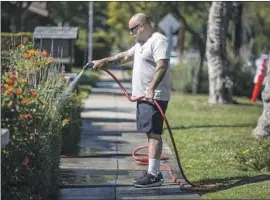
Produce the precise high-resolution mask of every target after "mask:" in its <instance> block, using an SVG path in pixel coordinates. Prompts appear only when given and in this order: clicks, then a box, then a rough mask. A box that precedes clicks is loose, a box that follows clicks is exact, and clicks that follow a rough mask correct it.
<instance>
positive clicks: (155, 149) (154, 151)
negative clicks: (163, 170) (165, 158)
mask: <svg viewBox="0 0 270 200" xmlns="http://www.w3.org/2000/svg"><path fill="white" fill-rule="evenodd" d="M147 136H148V141H149V149H148V154H149V165H148V173H151V174H152V175H153V176H155V177H157V176H158V172H159V171H160V156H161V153H162V145H163V143H162V137H161V135H160V134H155V133H150V134H147Z"/></svg>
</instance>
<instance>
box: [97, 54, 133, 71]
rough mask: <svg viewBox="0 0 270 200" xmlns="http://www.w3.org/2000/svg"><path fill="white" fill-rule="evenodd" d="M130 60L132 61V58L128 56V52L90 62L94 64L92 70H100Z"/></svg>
mask: <svg viewBox="0 0 270 200" xmlns="http://www.w3.org/2000/svg"><path fill="white" fill-rule="evenodd" d="M132 60H133V56H129V54H128V52H127V51H125V52H121V53H118V54H116V55H114V56H111V57H107V58H103V59H101V60H93V61H92V62H93V63H94V66H93V68H94V69H102V68H106V67H107V65H108V64H116V65H120V64H124V63H127V62H130V61H132Z"/></svg>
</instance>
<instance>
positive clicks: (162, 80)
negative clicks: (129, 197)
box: [93, 13, 170, 187]
mask: <svg viewBox="0 0 270 200" xmlns="http://www.w3.org/2000/svg"><path fill="white" fill-rule="evenodd" d="M129 31H130V34H131V35H133V36H134V38H135V40H136V42H137V43H136V44H135V45H134V46H133V47H132V48H131V49H129V50H128V51H126V52H122V53H119V54H116V55H115V56H112V57H108V58H104V59H101V60H95V61H93V64H94V66H93V69H102V68H106V67H107V65H108V64H109V63H112V64H123V63H126V62H129V61H131V60H133V61H134V63H133V75H132V96H133V97H135V98H136V97H140V96H145V99H143V100H141V101H138V102H137V129H138V131H139V132H144V133H146V134H147V137H148V144H149V149H148V151H149V166H148V171H147V172H146V171H145V172H144V173H143V174H142V176H140V177H138V178H136V179H135V180H134V186H135V187H151V186H159V185H161V184H162V182H163V176H162V174H161V173H160V156H161V152H162V137H161V134H162V129H163V119H162V116H161V115H160V113H159V111H158V109H157V107H156V106H155V105H154V103H153V100H154V99H156V100H157V101H158V103H159V104H160V106H161V107H162V109H163V111H164V112H165V111H166V109H167V105H168V101H169V100H170V73H169V70H168V65H169V58H170V56H169V51H168V41H167V39H166V37H165V36H163V35H162V34H160V33H157V32H154V31H153V28H152V25H151V21H150V19H149V17H148V16H147V15H145V14H143V13H138V14H136V15H134V16H133V17H131V19H130V20H129Z"/></svg>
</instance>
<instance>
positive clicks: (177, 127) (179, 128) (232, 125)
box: [164, 124, 256, 130]
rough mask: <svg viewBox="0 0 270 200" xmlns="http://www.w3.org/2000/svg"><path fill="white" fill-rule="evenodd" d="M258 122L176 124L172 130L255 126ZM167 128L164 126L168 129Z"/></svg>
mask: <svg viewBox="0 0 270 200" xmlns="http://www.w3.org/2000/svg"><path fill="white" fill-rule="evenodd" d="M255 126H256V124H228V125H194V126H176V127H171V129H172V130H181V129H182V130H185V129H193V128H230V127H233V128H244V127H255ZM166 129H167V128H164V130H166Z"/></svg>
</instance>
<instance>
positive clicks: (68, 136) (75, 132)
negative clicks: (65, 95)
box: [61, 93, 82, 154]
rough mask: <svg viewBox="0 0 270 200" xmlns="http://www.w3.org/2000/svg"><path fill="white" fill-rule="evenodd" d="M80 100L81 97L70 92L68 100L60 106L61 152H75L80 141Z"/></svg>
mask: <svg viewBox="0 0 270 200" xmlns="http://www.w3.org/2000/svg"><path fill="white" fill-rule="evenodd" d="M81 111H82V102H81V97H80V96H79V95H77V94H75V93H73V94H71V96H70V97H69V101H68V102H67V103H66V104H65V105H64V106H63V107H62V108H61V112H62V116H63V117H64V119H63V129H62V130H61V135H62V139H63V143H62V147H61V152H62V154H73V153H76V152H77V150H78V149H77V147H78V143H79V142H80V127H81V125H82V120H81Z"/></svg>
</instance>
